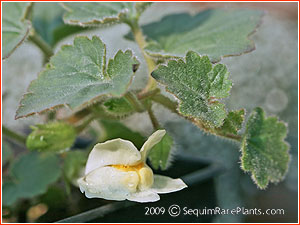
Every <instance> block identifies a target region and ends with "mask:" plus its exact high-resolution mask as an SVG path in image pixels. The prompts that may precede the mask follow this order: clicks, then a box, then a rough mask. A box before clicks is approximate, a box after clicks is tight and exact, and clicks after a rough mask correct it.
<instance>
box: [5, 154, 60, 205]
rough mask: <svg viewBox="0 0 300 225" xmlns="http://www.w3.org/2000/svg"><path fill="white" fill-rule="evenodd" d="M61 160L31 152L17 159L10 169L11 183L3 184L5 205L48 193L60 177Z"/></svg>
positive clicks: (49, 155) (50, 155) (53, 156)
mask: <svg viewBox="0 0 300 225" xmlns="http://www.w3.org/2000/svg"><path fill="white" fill-rule="evenodd" d="M59 167H60V166H59V160H58V158H57V157H56V156H55V155H53V154H41V153H37V152H30V153H28V154H26V155H22V156H21V157H20V158H19V159H17V160H16V161H15V162H14V163H13V164H12V166H11V168H10V177H11V181H6V182H4V184H3V205H6V206H10V205H12V204H13V203H15V202H16V201H17V200H18V199H20V198H32V197H34V196H37V195H40V194H43V193H45V192H46V191H47V188H48V185H50V184H52V183H54V182H55V181H56V180H57V179H58V178H59V177H60V168H59Z"/></svg>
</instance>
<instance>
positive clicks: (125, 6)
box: [62, 2, 150, 27]
mask: <svg viewBox="0 0 300 225" xmlns="http://www.w3.org/2000/svg"><path fill="white" fill-rule="evenodd" d="M149 5H150V4H149V3H148V2H143V3H141V2H140V3H134V2H64V3H62V6H63V7H64V8H65V9H66V11H67V12H66V13H65V15H64V21H65V23H67V24H74V25H79V26H83V27H86V26H98V25H102V24H109V23H119V22H125V23H127V22H129V20H130V19H131V17H138V16H139V15H140V14H141V13H142V12H143V11H144V10H145V9H146V8H147V7H148V6H149Z"/></svg>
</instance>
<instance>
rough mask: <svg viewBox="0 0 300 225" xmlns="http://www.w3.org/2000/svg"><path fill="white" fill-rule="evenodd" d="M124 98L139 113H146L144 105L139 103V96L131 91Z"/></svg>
mask: <svg viewBox="0 0 300 225" xmlns="http://www.w3.org/2000/svg"><path fill="white" fill-rule="evenodd" d="M124 97H125V98H126V99H127V101H129V102H130V104H131V105H132V106H133V107H134V109H135V111H137V112H144V111H145V110H144V106H143V105H142V103H141V102H140V101H139V99H138V98H137V96H136V95H135V94H134V93H132V92H131V91H129V92H127V93H126V94H125V95H124Z"/></svg>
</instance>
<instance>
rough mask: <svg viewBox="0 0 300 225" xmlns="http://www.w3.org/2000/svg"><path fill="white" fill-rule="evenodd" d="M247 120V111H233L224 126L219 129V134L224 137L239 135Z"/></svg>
mask: <svg viewBox="0 0 300 225" xmlns="http://www.w3.org/2000/svg"><path fill="white" fill-rule="evenodd" d="M244 119H245V110H244V109H240V110H236V111H231V112H229V113H228V115H227V117H226V118H225V120H224V123H223V125H222V126H221V127H220V128H218V132H220V133H222V134H223V135H226V134H235V135H236V134H237V133H238V131H239V130H240V129H241V128H242V124H243V122H244Z"/></svg>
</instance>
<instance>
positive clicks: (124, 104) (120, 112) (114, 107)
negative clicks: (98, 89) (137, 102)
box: [103, 97, 134, 117]
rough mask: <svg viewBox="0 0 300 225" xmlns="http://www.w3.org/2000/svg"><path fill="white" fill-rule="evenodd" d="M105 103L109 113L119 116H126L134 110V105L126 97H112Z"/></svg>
mask: <svg viewBox="0 0 300 225" xmlns="http://www.w3.org/2000/svg"><path fill="white" fill-rule="evenodd" d="M103 105H104V109H105V111H106V112H107V113H109V114H112V115H114V116H118V117H122V116H126V115H129V114H131V113H133V112H134V108H133V106H132V105H131V104H130V102H128V100H127V99H126V98H124V97H121V98H110V99H108V100H107V101H105V102H104V103H103Z"/></svg>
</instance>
